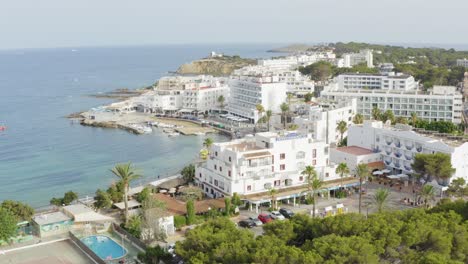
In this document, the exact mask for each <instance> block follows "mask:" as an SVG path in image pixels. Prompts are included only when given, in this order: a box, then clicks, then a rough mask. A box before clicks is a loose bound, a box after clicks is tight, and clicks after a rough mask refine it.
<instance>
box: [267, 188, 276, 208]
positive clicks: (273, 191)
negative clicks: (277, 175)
mask: <svg viewBox="0 0 468 264" xmlns="http://www.w3.org/2000/svg"><path fill="white" fill-rule="evenodd" d="M277 193H278V190H276V189H275V188H270V189H269V190H268V194H269V195H270V198H271V208H272V209H273V210H276V194H277Z"/></svg>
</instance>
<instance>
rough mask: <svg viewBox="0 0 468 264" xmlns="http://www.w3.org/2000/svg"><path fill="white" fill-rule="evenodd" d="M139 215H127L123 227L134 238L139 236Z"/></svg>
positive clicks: (140, 224) (140, 223) (140, 222)
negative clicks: (126, 220) (127, 217)
mask: <svg viewBox="0 0 468 264" xmlns="http://www.w3.org/2000/svg"><path fill="white" fill-rule="evenodd" d="M141 226H142V221H141V216H140V215H132V216H130V217H129V219H128V222H127V224H125V229H126V230H127V231H128V232H129V233H130V234H132V235H133V236H134V237H136V238H140V237H141Z"/></svg>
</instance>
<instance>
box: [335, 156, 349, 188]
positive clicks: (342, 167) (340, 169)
mask: <svg viewBox="0 0 468 264" xmlns="http://www.w3.org/2000/svg"><path fill="white" fill-rule="evenodd" d="M335 172H336V173H337V174H339V175H340V178H341V187H343V188H344V185H343V177H344V175H348V174H349V168H348V165H347V164H346V163H344V162H342V163H340V164H338V166H337V167H336V170H335Z"/></svg>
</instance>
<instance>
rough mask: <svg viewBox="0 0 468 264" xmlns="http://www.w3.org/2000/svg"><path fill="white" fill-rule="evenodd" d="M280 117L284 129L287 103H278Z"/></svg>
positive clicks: (287, 109)
mask: <svg viewBox="0 0 468 264" xmlns="http://www.w3.org/2000/svg"><path fill="white" fill-rule="evenodd" d="M280 109H281V117H282V118H283V128H284V129H286V117H287V113H288V111H289V105H288V104H287V103H282V104H281V105H280Z"/></svg>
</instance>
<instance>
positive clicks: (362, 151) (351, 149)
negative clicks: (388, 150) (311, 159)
mask: <svg viewBox="0 0 468 264" xmlns="http://www.w3.org/2000/svg"><path fill="white" fill-rule="evenodd" d="M336 150H338V151H341V152H344V153H348V154H351V155H355V156H361V155H369V154H373V153H374V152H372V150H370V149H366V148H361V147H358V146H347V147H341V148H336Z"/></svg>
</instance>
